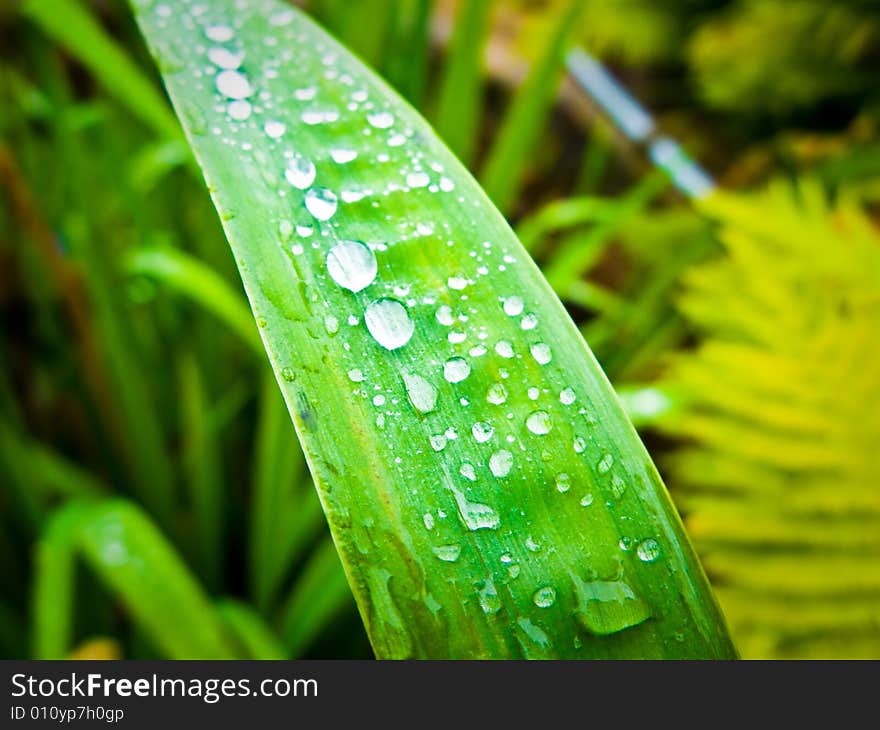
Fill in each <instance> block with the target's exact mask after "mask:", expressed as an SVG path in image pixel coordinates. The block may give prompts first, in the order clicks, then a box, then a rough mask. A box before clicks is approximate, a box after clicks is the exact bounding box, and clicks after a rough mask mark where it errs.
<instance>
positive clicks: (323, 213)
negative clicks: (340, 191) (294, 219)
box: [305, 188, 337, 221]
mask: <svg viewBox="0 0 880 730" xmlns="http://www.w3.org/2000/svg"><path fill="white" fill-rule="evenodd" d="M305 200H306V209H307V210H308V211H309V213H311V214H312V215H313V216H315V218H317V219H318V220H319V221H326V220H330V219H331V218H332V217H333V214H334V213H336V206H337V200H336V193H334V192H333V191H332V190H328V189H327V188H310V189H309V190H308V192H307V193H306V197H305Z"/></svg>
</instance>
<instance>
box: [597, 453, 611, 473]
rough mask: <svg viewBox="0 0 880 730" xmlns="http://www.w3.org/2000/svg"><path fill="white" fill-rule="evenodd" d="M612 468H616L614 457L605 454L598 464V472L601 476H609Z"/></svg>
mask: <svg viewBox="0 0 880 730" xmlns="http://www.w3.org/2000/svg"><path fill="white" fill-rule="evenodd" d="M612 466H614V457H613V456H612V455H611V454H605V455H604V456H603V457H602V458H601V459H600V460H599V463H598V464H596V471H598V472H599V473H600V474H607V473H608V472H609V471H611V467H612Z"/></svg>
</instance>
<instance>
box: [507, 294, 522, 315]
mask: <svg viewBox="0 0 880 730" xmlns="http://www.w3.org/2000/svg"><path fill="white" fill-rule="evenodd" d="M524 306H525V305H524V303H523V300H522V297H517V296H512V297H507V299H505V300H504V313H505V314H506V315H508V316H509V317H516V316H517V315H519V314H520V313H521V312H522V311H523V307H524Z"/></svg>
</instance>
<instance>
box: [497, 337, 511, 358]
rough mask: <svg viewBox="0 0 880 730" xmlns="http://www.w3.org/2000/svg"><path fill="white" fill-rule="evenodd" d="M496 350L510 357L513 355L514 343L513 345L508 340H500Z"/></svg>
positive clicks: (501, 354)
mask: <svg viewBox="0 0 880 730" xmlns="http://www.w3.org/2000/svg"><path fill="white" fill-rule="evenodd" d="M495 352H497V353H498V354H499V355H500V356H501V357H504V358H507V359H510V358H511V357H513V345H511V344H510V343H509V342H508V341H507V340H499V341H498V343H497V344H496V345H495Z"/></svg>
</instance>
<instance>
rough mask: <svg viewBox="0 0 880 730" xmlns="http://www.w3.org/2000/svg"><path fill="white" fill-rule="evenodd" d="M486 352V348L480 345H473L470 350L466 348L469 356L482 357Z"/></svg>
mask: <svg viewBox="0 0 880 730" xmlns="http://www.w3.org/2000/svg"><path fill="white" fill-rule="evenodd" d="M486 352H487V350H486V348H485V347H483V346H482V345H474V346H473V347H472V348H471V349H470V350H468V355H470V356H471V357H482V356H483V355H485V354H486Z"/></svg>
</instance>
